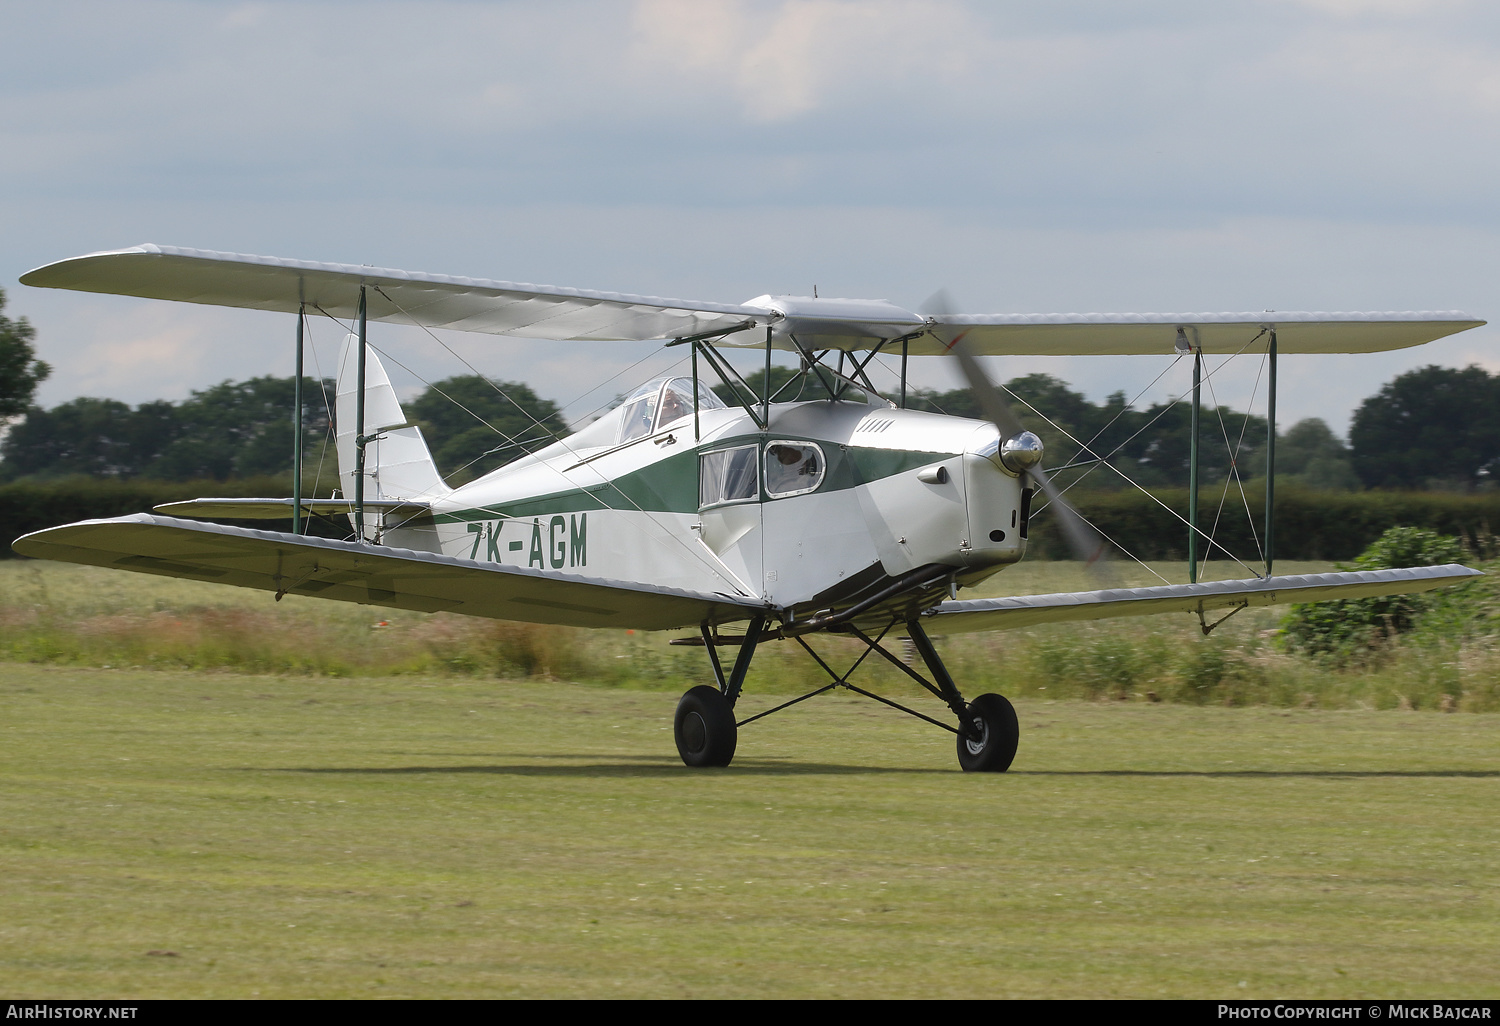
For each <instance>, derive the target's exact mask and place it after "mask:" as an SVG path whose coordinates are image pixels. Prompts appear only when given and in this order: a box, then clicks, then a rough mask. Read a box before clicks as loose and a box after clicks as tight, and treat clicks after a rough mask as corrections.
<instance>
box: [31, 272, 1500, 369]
mask: <svg viewBox="0 0 1500 1026" xmlns="http://www.w3.org/2000/svg"><path fill="white" fill-rule="evenodd" d="M21 282H22V283H23V284H26V285H36V286H39V287H42V288H54V289H75V290H77V291H80V292H104V293H110V294H113V295H121V296H143V297H146V298H150V299H172V300H178V301H180V302H185V303H206V304H209V305H213V306H235V307H246V308H249V309H252V310H275V311H281V312H283V313H296V312H297V311H298V310H299V309H301V308H302V306H303V304H306V306H307V308H308V309H309V310H321V311H323V312H325V313H328V314H331V315H333V316H335V317H342V318H351V317H353V316H354V315H355V312H356V309H357V304H358V301H359V289H360V286H361V285H364V286H367V287H368V288H367V294H366V303H367V308H366V312H367V316H368V317H369V319H370V320H374V321H388V322H391V323H397V324H418V325H422V326H425V327H429V328H449V329H453V330H458V331H478V332H487V333H489V334H494V335H522V336H525V337H528V338H544V339H556V340H559V341H563V340H593V341H619V340H637V341H638V340H645V339H657V338H684V337H687V336H689V335H707V334H716V333H720V332H731V331H735V330H737V329H741V328H744V327H746V326H747V325H756V324H759V325H767V324H769V325H771V326H772V328H773V332H774V335H775V339H774V341H773V345H775V346H776V347H777V348H780V349H788V350H790V349H795V348H796V344H794V342H793V341H792V338H793V337H794V336H795V338H796V340H797V342H799V343H800V344H801V345H802V346H804V347H806V348H809V349H846V350H858V349H871V348H873V347H875V346H877V345H880V344H882V340H888V339H894V338H903V337H904V338H908V340H909V341H908V343H907V352H908V354H909V355H913V356H930V355H938V354H943V353H946V352H947V351H948V346H949V344H950V343H951V342H952V341H953V338H954V336H956V335H958V334H960V333H962V334H963V335H964V336H965V339H966V340H967V342H968V344H969V347H970V349H971V350H972V351H973V352H975V353H979V354H983V355H991V356H1129V355H1153V354H1154V355H1169V354H1171V353H1172V351H1173V343H1174V342H1175V341H1176V339H1177V329H1178V328H1182V329H1184V330H1185V331H1186V332H1187V333H1188V334H1189V336H1190V337H1191V339H1192V341H1193V342H1194V344H1200V345H1202V347H1203V350H1204V352H1207V353H1225V354H1228V353H1235V352H1238V351H1240V350H1241V349H1243V348H1244V347H1245V345H1246V344H1247V343H1249V342H1250V341H1251V339H1253V338H1255V336H1256V335H1257V334H1258V333H1259V332H1260V330H1261V328H1264V327H1269V328H1275V329H1276V337H1277V346H1278V349H1279V350H1280V352H1283V353H1372V352H1378V351H1381V350H1385V349H1402V348H1406V347H1408V346H1415V345H1421V344H1422V343H1423V342H1431V341H1432V340H1433V339H1438V338H1442V337H1443V336H1444V335H1451V334H1453V333H1454V332H1457V331H1463V330H1465V329H1467V328H1473V327H1476V326H1478V325H1481V324H1483V323H1484V321H1481V320H1477V319H1476V318H1473V317H1470V316H1469V315H1468V314H1465V313H1461V312H1459V311H1456V310H1445V311H1419V312H1415V313H1298V312H1292V313H1283V312H1273V311H1263V312H1260V313H1184V314H1172V313H1165V314H1151V313H1147V314H1129V313H1126V314H1113V313H1084V314H1074V313H1062V314H990V315H984V316H975V317H967V316H958V315H944V316H940V317H934V318H928V317H923V316H922V315H920V314H917V313H913V312H911V311H910V310H904V309H902V308H901V307H899V306H896V305H894V304H892V303H888V302H885V301H884V300H867V299H832V298H828V299H819V298H809V297H804V296H760V297H758V298H756V299H752V300H750V301H749V302H748V303H743V304H732V303H706V302H702V301H699V300H685V299H663V298H661V297H658V296H632V295H626V294H623V293H619V292H592V291H589V290H586V289H569V288H558V287H556V286H552V285H528V284H524V283H520V282H508V281H490V280H488V279H484V278H460V277H453V276H449V275H443V274H420V273H414V272H411V271H399V270H394V269H391V268H384V267H363V266H355V265H353V264H325V263H316V262H313V261H309V260H287V259H283V258H280V257H264V256H248V255H245V254H242V253H215V252H211V251H209V250H201V249H179V248H176V247H173V246H153V245H142V246H133V247H131V248H130V249H120V250H113V251H109V252H104V253H90V254H88V255H87V256H81V257H73V258H72V259H69V260H61V261H58V262H57V263H55V264H48V265H47V266H45V267H39V268H37V269H36V270H34V271H28V272H27V273H26V274H23V275H22V276H21ZM725 341H728V342H729V343H731V344H740V345H761V344H763V336H762V335H761V334H760V333H759V332H754V331H744V332H742V333H740V334H733V335H730V336H729V337H728V338H727V339H726V340H725Z"/></svg>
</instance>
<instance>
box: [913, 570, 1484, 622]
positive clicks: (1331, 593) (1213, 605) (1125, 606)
mask: <svg viewBox="0 0 1500 1026" xmlns="http://www.w3.org/2000/svg"><path fill="white" fill-rule="evenodd" d="M1483 576H1484V575H1483V574H1482V573H1481V572H1480V571H1478V570H1470V569H1469V568H1468V567H1466V566H1460V565H1459V564H1457V563H1447V564H1445V565H1443V566H1419V567H1412V568H1410V569H1405V570H1354V571H1348V572H1345V573H1335V574H1298V575H1293V576H1289V577H1270V578H1266V579H1259V578H1257V579H1253V580H1248V581H1211V582H1209V583H1206V584H1167V585H1162V586H1160V587H1155V588H1111V589H1108V590H1106V591H1075V592H1066V593H1063V594H1058V595H1017V596H1013V597H1011V598H995V599H966V600H963V601H949V602H944V603H942V604H940V605H938V606H935V607H934V608H932V609H931V610H929V611H928V612H927V614H926V615H927V616H928V617H930V618H931V622H932V623H933V624H934V626H935V628H936V629H937V630H940V631H942V632H943V633H945V634H961V633H964V632H967V631H997V630H1009V629H1012V628H1016V627H1031V626H1035V625H1036V624H1043V623H1059V622H1062V621H1066V620H1104V619H1108V618H1110V617H1114V616H1145V615H1147V614H1150V613H1198V614H1199V615H1202V614H1203V613H1205V612H1207V611H1209V610H1211V609H1233V608H1235V607H1240V608H1243V607H1245V606H1274V605H1278V604H1281V603H1284V602H1325V601H1328V600H1330V599H1348V598H1370V597H1372V596H1376V595H1400V594H1405V593H1408V592H1416V591H1431V590H1432V589H1433V588H1441V587H1443V586H1444V585H1446V584H1457V583H1459V582H1461V581H1465V580H1468V579H1469V578H1472V577H1483Z"/></svg>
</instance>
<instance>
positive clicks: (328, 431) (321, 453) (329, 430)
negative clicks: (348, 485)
mask: <svg viewBox="0 0 1500 1026" xmlns="http://www.w3.org/2000/svg"><path fill="white" fill-rule="evenodd" d="M304 324H305V325H306V328H307V344H308V347H309V348H310V349H311V350H312V356H313V370H315V371H317V372H318V391H320V392H321V393H322V395H323V412H324V413H325V414H327V417H328V419H327V421H326V426H325V427H324V428H323V444H322V445H320V446H319V447H318V469H317V470H316V471H315V472H314V474H313V492H312V497H313V498H317V495H318V484H319V482H321V481H322V480H323V463H324V462H325V461H326V460H327V459H328V443H329V440H330V439H332V441H333V446H334V448H335V449H337V448H338V436H337V434H335V432H334V426H333V404H332V403H330V402H329V400H328V378H327V377H326V376H324V374H323V365H322V364H321V363H320V362H319V361H318V345H317V342H315V341H314V340H313V331H312V324H313V322H312V318H308V319H307V320H306V321H304ZM299 415H300V411H299Z"/></svg>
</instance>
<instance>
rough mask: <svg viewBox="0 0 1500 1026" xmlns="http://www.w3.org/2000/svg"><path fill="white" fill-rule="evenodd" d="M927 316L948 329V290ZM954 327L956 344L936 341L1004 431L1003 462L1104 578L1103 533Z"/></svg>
mask: <svg viewBox="0 0 1500 1026" xmlns="http://www.w3.org/2000/svg"><path fill="white" fill-rule="evenodd" d="M921 312H922V314H923V315H925V316H926V317H927V318H928V321H929V323H930V324H933V325H938V324H942V323H943V322H944V320H945V319H947V318H952V317H954V316H955V310H954V304H953V300H952V297H950V296H949V295H948V291H947V290H946V289H939V290H938V291H937V292H935V293H933V295H932V297H931V298H930V299H928V300H927V302H926V303H923V304H922V310H921ZM951 326H952V327H953V328H956V329H959V330H958V331H957V333H956V334H955V335H954V336H953V338H952V339H951V340H947V339H944V338H943V337H942V336H941V335H939V334H938V333H937V332H935V331H934V332H933V336H934V337H935V338H937V339H938V340H939V341H941V342H943V344H944V345H945V346H946V347H947V349H948V351H949V352H950V353H952V354H953V355H954V356H955V357H957V358H958V365H959V367H960V368H961V369H962V370H963V373H964V377H965V378H966V379H967V380H968V382H969V388H970V390H971V391H972V392H973V393H974V399H975V401H976V402H978V404H979V410H980V412H981V413H983V414H984V418H985V419H986V420H988V421H989V422H990V423H991V424H994V425H995V427H996V428H997V429H998V430H999V432H1000V442H999V449H998V455H999V457H1000V460H1001V462H1002V463H1004V464H1005V466H1006V467H1008V468H1009V469H1010V470H1012V471H1014V472H1015V473H1017V474H1019V475H1020V476H1021V477H1022V479H1023V480H1024V479H1027V478H1029V479H1030V480H1031V481H1032V482H1034V483H1035V486H1036V487H1037V488H1039V489H1040V490H1041V491H1042V493H1043V494H1044V495H1046V496H1047V501H1048V503H1049V505H1048V508H1049V509H1051V510H1053V511H1054V513H1055V515H1056V516H1057V522H1058V526H1059V527H1061V528H1062V532H1063V537H1064V538H1065V539H1066V540H1067V542H1068V548H1069V549H1071V550H1072V552H1073V558H1074V559H1077V560H1079V561H1081V562H1082V563H1083V564H1084V566H1085V568H1087V569H1088V570H1089V572H1090V573H1093V574H1096V575H1099V574H1102V572H1103V561H1104V554H1105V547H1106V545H1107V543H1106V542H1105V540H1104V539H1103V538H1102V537H1101V536H1100V535H1099V533H1098V532H1097V531H1095V530H1094V529H1093V528H1092V527H1090V526H1089V525H1088V524H1087V523H1085V522H1084V519H1083V518H1082V517H1081V516H1079V515H1078V512H1077V511H1076V510H1074V509H1073V507H1072V506H1071V505H1069V503H1068V501H1067V499H1065V498H1063V494H1062V490H1061V489H1059V488H1058V487H1057V486H1056V485H1055V484H1053V483H1052V479H1051V478H1049V477H1048V476H1047V473H1046V471H1044V470H1042V466H1041V458H1042V441H1041V439H1040V438H1038V437H1037V436H1036V435H1034V434H1032V433H1031V432H1030V431H1028V430H1026V427H1025V425H1023V424H1022V423H1021V418H1019V417H1017V416H1016V414H1015V411H1014V410H1012V409H1011V406H1010V403H1008V402H1007V401H1006V400H1005V395H1004V393H1002V392H1001V391H1000V389H998V388H996V387H995V385H994V384H993V383H992V382H991V381H990V379H989V376H988V375H987V374H985V372H984V368H982V367H981V366H980V365H979V360H978V359H976V358H975V356H974V352H973V350H972V349H971V348H970V347H969V345H968V343H967V342H966V341H965V336H967V335H968V333H969V332H968V331H967V330H966V329H963V327H962V325H960V324H953V325H951Z"/></svg>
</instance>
